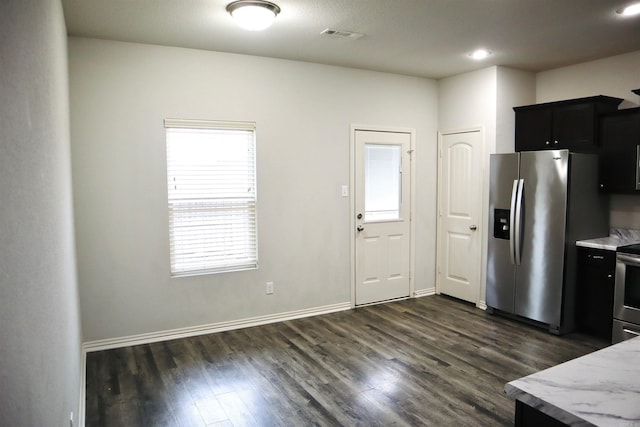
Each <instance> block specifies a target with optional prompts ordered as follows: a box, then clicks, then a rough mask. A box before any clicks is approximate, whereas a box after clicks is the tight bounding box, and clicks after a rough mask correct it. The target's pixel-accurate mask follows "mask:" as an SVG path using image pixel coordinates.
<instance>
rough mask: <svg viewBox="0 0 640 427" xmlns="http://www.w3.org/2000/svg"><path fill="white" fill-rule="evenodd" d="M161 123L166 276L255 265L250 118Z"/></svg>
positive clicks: (253, 159)
mask: <svg viewBox="0 0 640 427" xmlns="http://www.w3.org/2000/svg"><path fill="white" fill-rule="evenodd" d="M164 127H165V137H166V148H167V201H168V209H169V248H170V250H169V252H170V264H171V276H172V277H182V276H193V275H201V274H212V273H222V272H229V271H240V270H249V269H256V268H258V221H257V188H256V176H257V173H256V138H255V130H256V126H255V123H253V122H227V121H212V120H185V119H165V120H164ZM185 147H189V148H187V149H185ZM214 147H215V148H214ZM238 147H245V148H246V149H240V150H238V149H237V148H238ZM216 150H217V151H216ZM234 150H235V151H236V152H235V153H234ZM229 177H234V179H232V180H229V179H228V178H229Z"/></svg>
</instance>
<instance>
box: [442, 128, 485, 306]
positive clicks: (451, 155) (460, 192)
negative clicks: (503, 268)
mask: <svg viewBox="0 0 640 427" xmlns="http://www.w3.org/2000/svg"><path fill="white" fill-rule="evenodd" d="M439 151H440V159H439V160H440V161H439V166H440V167H439V172H438V178H439V189H438V192H439V201H438V205H439V206H438V270H437V271H438V276H437V281H436V290H437V292H438V293H442V294H447V295H450V296H453V297H456V298H460V299H463V300H466V301H470V302H473V303H477V302H478V296H479V293H480V271H481V261H482V255H481V246H480V242H481V235H482V233H481V232H480V227H481V226H483V225H484V222H483V221H482V217H481V211H482V182H483V177H482V135H481V133H480V131H479V130H478V131H473V132H461V133H450V134H444V135H441V138H440V147H439Z"/></svg>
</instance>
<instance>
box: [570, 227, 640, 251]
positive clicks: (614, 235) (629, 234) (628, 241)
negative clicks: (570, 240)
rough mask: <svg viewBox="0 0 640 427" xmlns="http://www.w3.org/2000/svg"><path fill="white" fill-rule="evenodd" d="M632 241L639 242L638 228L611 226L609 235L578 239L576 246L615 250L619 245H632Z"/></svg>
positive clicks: (639, 232) (639, 233) (639, 231)
mask: <svg viewBox="0 0 640 427" xmlns="http://www.w3.org/2000/svg"><path fill="white" fill-rule="evenodd" d="M634 243H640V230H628V229H624V228H612V229H611V230H610V232H609V236H607V237H600V238H597V239H589V240H578V241H577V242H576V246H582V247H585V248H594V249H605V250H608V251H615V250H616V249H617V248H618V247H620V246H625V245H632V244H634Z"/></svg>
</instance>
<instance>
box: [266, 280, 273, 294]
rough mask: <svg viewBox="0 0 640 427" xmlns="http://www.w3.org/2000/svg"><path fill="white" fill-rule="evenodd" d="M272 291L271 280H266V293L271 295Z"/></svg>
mask: <svg viewBox="0 0 640 427" xmlns="http://www.w3.org/2000/svg"><path fill="white" fill-rule="evenodd" d="M272 293H273V282H267V295H271V294H272Z"/></svg>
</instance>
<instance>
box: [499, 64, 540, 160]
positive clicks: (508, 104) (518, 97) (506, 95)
mask: <svg viewBox="0 0 640 427" xmlns="http://www.w3.org/2000/svg"><path fill="white" fill-rule="evenodd" d="M496 82H497V88H496V151H495V152H496V153H513V152H514V151H515V134H516V115H515V112H514V111H513V107H517V106H521V105H530V104H535V102H536V99H535V97H536V76H535V74H534V73H531V72H528V71H520V70H515V69H513V68H507V67H497V78H496Z"/></svg>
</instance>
